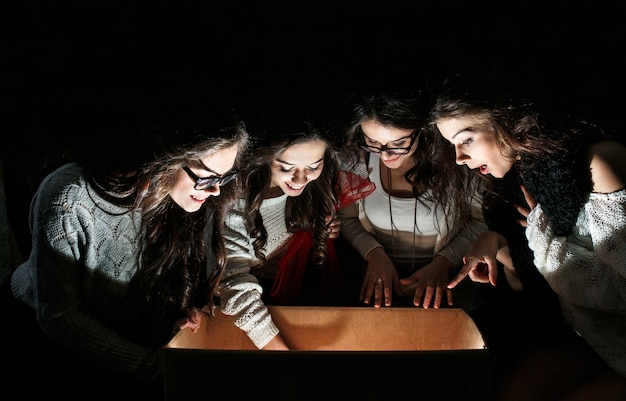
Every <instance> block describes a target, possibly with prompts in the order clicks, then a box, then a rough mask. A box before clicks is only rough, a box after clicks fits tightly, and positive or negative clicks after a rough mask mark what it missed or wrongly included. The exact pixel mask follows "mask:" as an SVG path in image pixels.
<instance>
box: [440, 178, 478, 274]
mask: <svg viewBox="0 0 626 401" xmlns="http://www.w3.org/2000/svg"><path fill="white" fill-rule="evenodd" d="M470 205H471V207H470V213H469V215H468V216H462V217H461V218H456V219H454V221H452V222H450V224H449V226H450V227H452V231H451V232H449V233H448V235H446V236H440V238H441V239H442V240H443V241H444V245H443V246H441V249H440V250H437V249H435V252H436V254H439V255H442V256H444V257H445V258H446V259H448V260H449V261H450V263H452V265H453V269H452V273H453V274H456V273H458V272H459V271H460V269H461V267H463V257H464V256H465V254H466V253H467V252H468V251H469V249H470V247H471V246H472V245H474V243H475V242H476V239H477V238H478V236H479V235H480V234H482V233H484V232H486V231H487V224H486V223H485V219H484V216H483V210H482V199H481V198H480V195H479V193H478V190H477V191H476V192H475V193H474V195H473V197H472V199H471V200H470ZM450 238H451V239H450ZM447 239H449V240H448V242H445V241H446V240H447Z"/></svg>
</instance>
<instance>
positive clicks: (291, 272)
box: [270, 170, 376, 305]
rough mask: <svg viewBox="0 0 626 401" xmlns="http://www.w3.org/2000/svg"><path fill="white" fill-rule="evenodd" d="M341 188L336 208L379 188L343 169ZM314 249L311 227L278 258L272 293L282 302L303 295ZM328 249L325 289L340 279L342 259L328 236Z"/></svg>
mask: <svg viewBox="0 0 626 401" xmlns="http://www.w3.org/2000/svg"><path fill="white" fill-rule="evenodd" d="M337 184H338V186H339V188H340V191H341V192H340V195H339V204H338V205H336V208H337V209H339V208H342V207H346V206H348V205H351V204H352V203H354V202H356V201H358V200H359V199H363V198H365V197H367V196H369V195H370V194H371V193H372V192H374V189H376V187H375V185H374V183H373V182H371V181H369V180H368V179H365V178H362V177H360V176H359V175H357V174H354V173H352V172H350V171H345V170H341V171H340V172H339V177H338V183H337ZM312 249H313V234H312V233H311V232H310V231H298V232H296V233H294V234H293V235H292V236H291V238H290V239H289V243H288V244H287V250H286V252H285V253H284V254H283V255H282V257H281V259H280V261H279V262H278V270H277V272H276V278H275V279H274V284H273V285H272V289H271V291H270V297H271V298H272V299H273V300H274V301H276V302H277V303H279V304H283V305H287V304H293V303H294V302H295V301H297V300H298V298H299V296H300V289H301V288H302V280H303V278H304V272H305V271H306V267H307V265H308V263H309V261H310V257H311V250H312ZM327 249H328V251H327V255H326V261H325V262H324V265H323V266H320V268H321V269H323V270H322V289H323V290H324V291H329V290H332V289H333V287H335V286H336V285H337V284H338V283H339V259H338V258H337V252H336V250H335V241H334V240H333V239H330V238H329V239H328V248H327Z"/></svg>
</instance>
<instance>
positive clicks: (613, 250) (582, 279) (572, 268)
mask: <svg viewBox="0 0 626 401" xmlns="http://www.w3.org/2000/svg"><path fill="white" fill-rule="evenodd" d="M527 221H528V228H527V229H526V237H527V238H528V244H529V246H530V248H531V249H532V250H533V252H534V258H535V265H536V266H537V268H538V269H539V271H540V272H541V273H542V274H543V275H544V277H545V278H546V280H547V281H548V283H550V286H551V287H552V288H553V289H554V291H555V292H556V293H557V294H558V296H559V300H560V303H561V308H562V310H563V312H564V315H565V317H566V319H567V320H568V321H569V323H570V324H571V326H572V327H573V328H574V329H575V330H576V331H577V332H578V333H579V334H580V335H581V336H582V337H583V338H584V339H585V340H586V341H587V342H588V343H589V344H590V345H591V346H592V347H593V348H594V349H595V350H596V352H598V354H600V356H602V357H603V358H604V360H605V361H606V362H607V363H608V364H609V365H611V367H613V368H614V369H615V370H616V371H618V372H619V373H621V374H622V375H624V376H626V190H620V191H617V192H614V193H610V194H599V193H591V194H590V196H589V199H588V201H587V203H585V205H584V206H583V208H582V209H581V211H580V214H579V215H578V220H577V222H576V225H575V226H574V229H573V231H572V233H571V234H570V235H569V236H567V237H559V236H555V235H554V233H553V230H552V226H551V224H550V223H549V221H548V218H547V216H546V215H545V214H544V212H543V210H542V208H541V205H537V207H536V208H535V209H533V210H532V212H531V213H530V214H529V215H528V219H527Z"/></svg>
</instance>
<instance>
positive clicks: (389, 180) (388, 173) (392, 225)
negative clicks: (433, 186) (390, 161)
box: [385, 166, 418, 272]
mask: <svg viewBox="0 0 626 401" xmlns="http://www.w3.org/2000/svg"><path fill="white" fill-rule="evenodd" d="M385 169H386V170H387V184H388V185H389V191H388V194H387V200H388V203H389V219H390V221H391V247H392V248H393V258H394V260H396V261H397V260H398V259H397V258H396V242H395V239H394V235H393V233H394V228H395V229H396V230H397V227H396V223H395V222H394V221H393V212H392V210H391V192H392V189H393V188H392V185H391V169H390V168H389V167H387V166H385ZM413 198H414V199H415V202H414V204H413V246H412V247H411V272H414V271H415V270H414V269H415V235H416V234H415V232H416V230H417V229H418V228H417V198H415V196H413Z"/></svg>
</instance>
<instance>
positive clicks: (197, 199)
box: [169, 145, 237, 213]
mask: <svg viewBox="0 0 626 401" xmlns="http://www.w3.org/2000/svg"><path fill="white" fill-rule="evenodd" d="M236 157H237V145H233V146H231V147H229V148H224V149H220V150H218V151H217V152H215V153H213V154H211V155H210V156H206V157H203V158H202V159H200V161H201V162H202V163H203V164H204V165H205V166H206V167H207V168H206V169H204V168H197V167H190V170H191V171H192V172H193V173H194V174H195V175H197V176H198V177H202V178H209V177H214V176H221V175H223V174H224V173H227V172H228V171H229V170H230V169H232V168H233V165H234V164H235V159H236ZM195 185H196V182H195V181H194V180H193V179H192V178H190V177H189V174H187V173H186V172H185V170H183V169H182V168H181V169H180V172H179V173H178V177H177V178H176V183H175V184H174V186H172V188H171V189H170V191H169V195H170V197H171V198H172V200H173V201H174V202H176V204H177V205H178V206H180V207H181V208H183V209H184V210H185V211H187V212H189V213H192V212H196V211H198V210H199V209H200V207H202V205H203V204H204V202H206V199H207V198H208V197H209V196H219V194H220V187H219V185H214V186H212V187H208V188H206V189H201V190H197V189H194V186H195ZM226 185H228V184H226Z"/></svg>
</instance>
